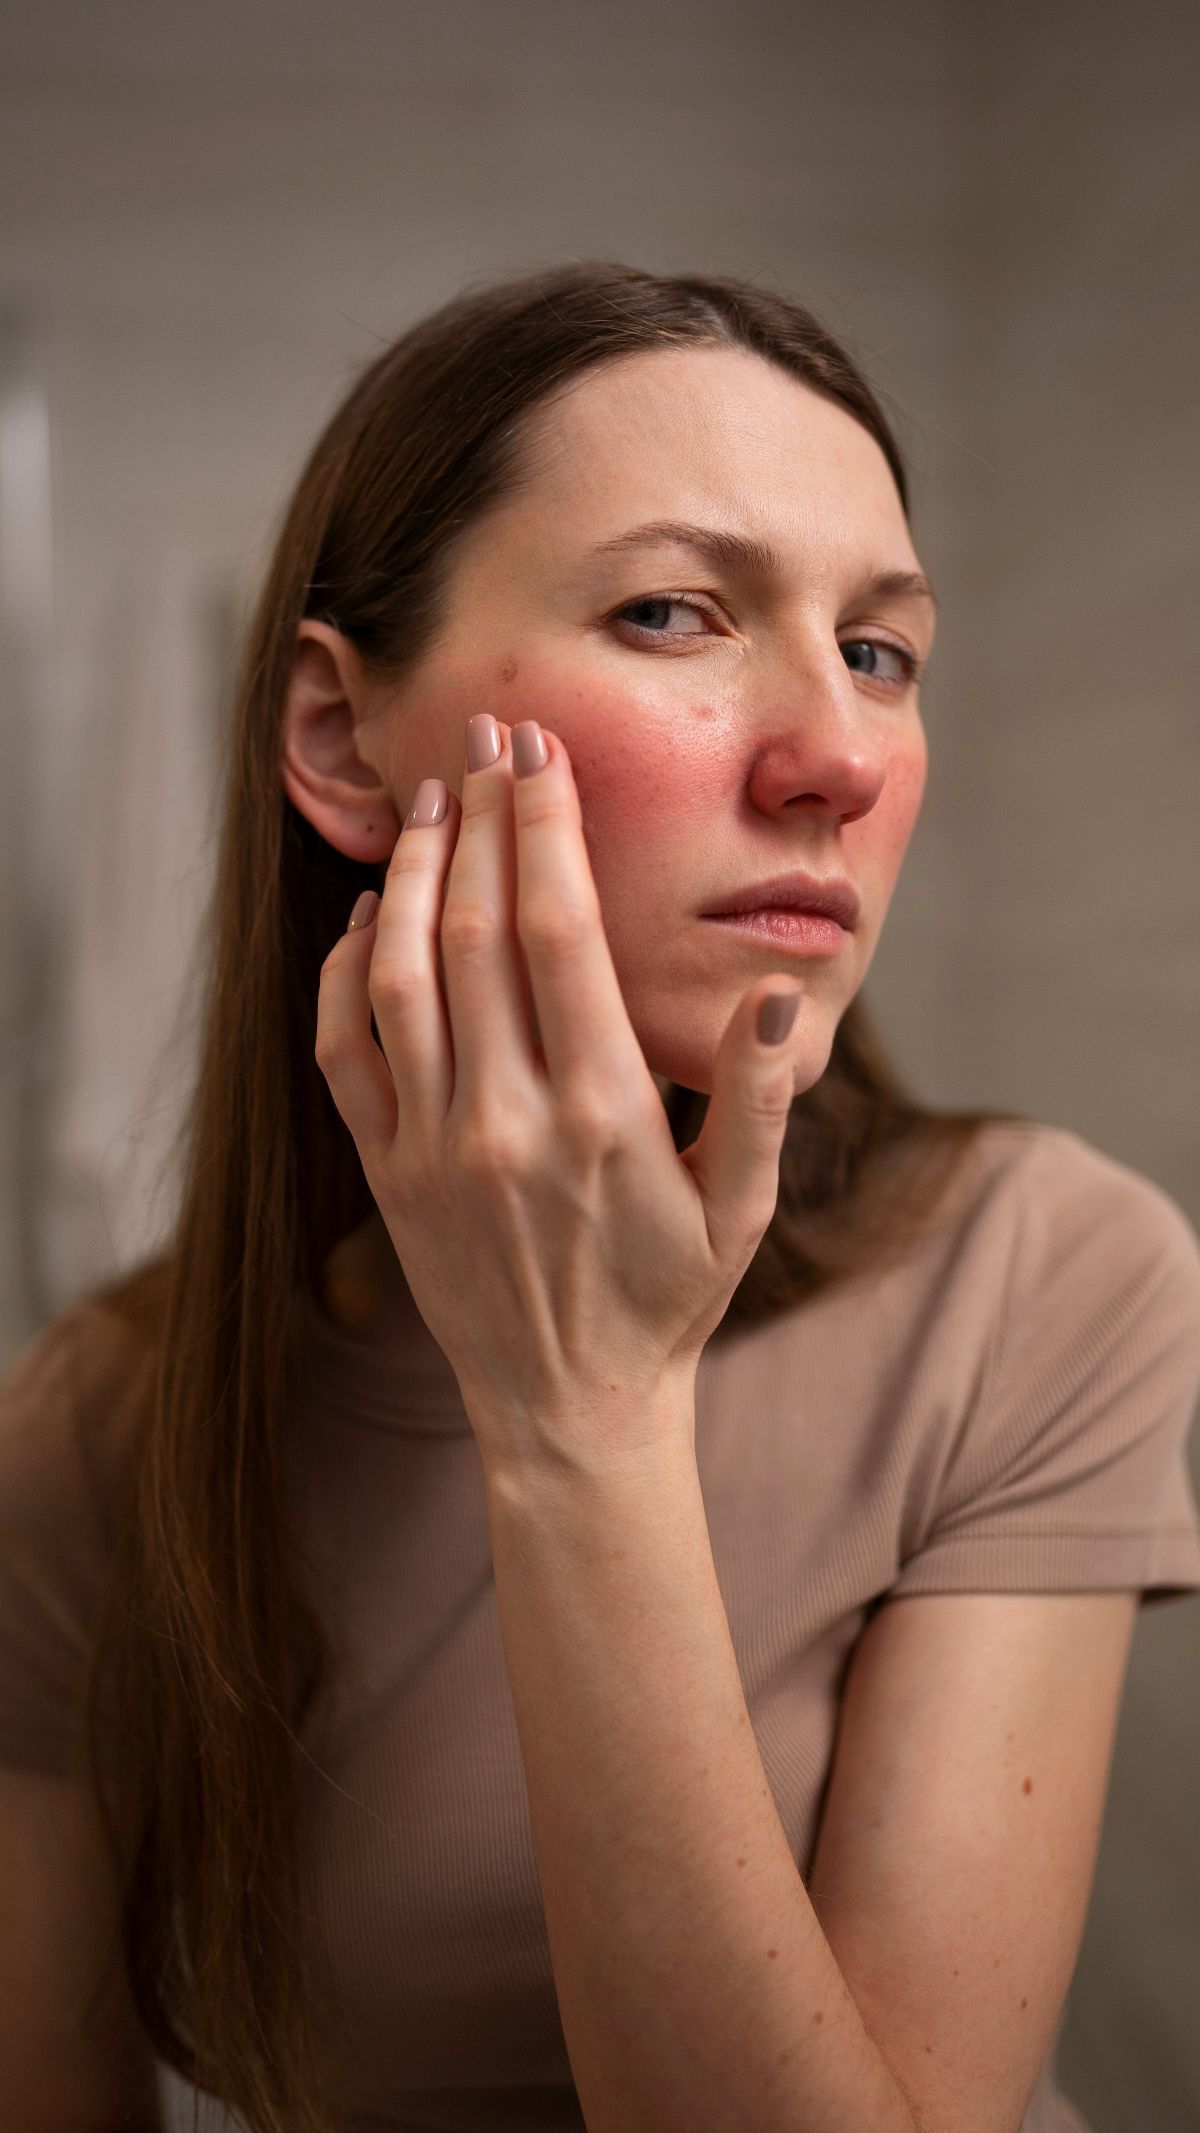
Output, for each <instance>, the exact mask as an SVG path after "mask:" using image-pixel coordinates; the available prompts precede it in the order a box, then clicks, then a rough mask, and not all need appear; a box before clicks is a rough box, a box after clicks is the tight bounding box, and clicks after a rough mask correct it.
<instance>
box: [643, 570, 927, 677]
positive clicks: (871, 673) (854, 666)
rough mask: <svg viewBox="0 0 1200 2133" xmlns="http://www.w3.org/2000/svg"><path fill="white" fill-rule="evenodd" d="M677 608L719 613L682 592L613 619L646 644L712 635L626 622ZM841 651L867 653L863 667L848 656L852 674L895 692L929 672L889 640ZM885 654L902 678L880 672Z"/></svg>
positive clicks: (854, 642) (857, 641)
mask: <svg viewBox="0 0 1200 2133" xmlns="http://www.w3.org/2000/svg"><path fill="white" fill-rule="evenodd" d="M673 607H678V608H686V609H687V610H688V611H689V612H690V613H692V614H695V615H700V616H704V615H711V614H715V612H716V610H715V609H713V608H710V607H708V606H702V605H701V603H700V602H699V601H697V600H688V599H685V598H684V597H683V595H682V593H650V594H647V595H646V597H645V598H644V599H641V600H630V601H629V603H628V605H627V606H625V607H622V608H618V610H617V613H616V614H615V615H614V616H613V618H612V619H613V621H614V622H615V623H616V622H619V623H620V624H621V627H622V628H623V629H627V630H634V631H636V633H637V635H638V636H639V637H640V638H641V639H642V642H643V643H652V642H653V641H654V640H655V639H657V640H658V642H659V643H660V644H664V643H669V642H670V641H671V640H672V639H673V640H674V641H675V642H676V643H678V642H679V641H680V640H681V639H683V638H687V637H703V636H706V635H708V634H709V633H708V632H707V631H705V630H703V629H697V630H669V629H660V628H657V627H655V626H654V625H653V624H652V623H647V622H628V621H626V620H624V618H625V617H626V616H627V615H633V614H636V613H637V611H638V610H639V609H641V611H642V612H643V613H645V612H646V611H647V610H649V611H650V612H654V611H655V610H657V611H658V612H659V613H660V614H661V613H663V612H664V611H666V612H667V613H669V612H670V610H671V609H672V608H673ZM841 649H842V654H843V656H844V657H845V656H846V655H847V654H849V653H857V654H862V653H865V654H866V655H867V658H868V660H869V661H870V664H859V663H858V662H857V661H856V660H855V659H851V658H849V657H846V664H847V666H848V667H849V668H850V671H851V673H854V674H865V675H866V676H867V678H868V680H870V681H880V682H882V683H883V684H884V686H885V687H887V688H890V689H893V690H902V689H908V688H912V687H913V686H915V684H916V683H917V682H919V681H920V679H921V676H922V675H923V673H924V671H925V663H924V661H923V660H920V659H918V658H917V656H916V654H915V652H909V651H906V649H905V647H904V646H903V645H902V644H893V643H892V642H891V640H890V639H889V638H886V637H847V638H846V639H845V640H844V642H843V644H842V647H841ZM883 655H886V656H887V657H889V658H891V659H896V660H899V662H900V673H899V674H898V675H895V674H893V675H890V676H889V675H888V674H887V672H886V671H882V672H881V671H880V668H879V660H880V657H881V656H883Z"/></svg>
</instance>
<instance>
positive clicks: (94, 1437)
mask: <svg viewBox="0 0 1200 2133" xmlns="http://www.w3.org/2000/svg"><path fill="white" fill-rule="evenodd" d="M152 1368H153V1352H152V1346H151V1343H150V1341H149V1339H148V1337H147V1336H146V1334H145V1333H144V1332H142V1331H141V1330H139V1328H138V1327H137V1326H136V1325H135V1324H133V1323H131V1322H130V1321H129V1320H128V1319H127V1318H125V1317H123V1316H122V1315H121V1314H120V1313H119V1312H118V1311H117V1310H116V1309H114V1308H113V1307H112V1306H111V1305H110V1304H109V1303H108V1302H106V1301H105V1300H104V1298H103V1297H101V1296H99V1295H86V1296H82V1297H79V1298H78V1299H76V1301H75V1302H73V1303H70V1304H68V1305H65V1306H64V1307H63V1308H62V1309H61V1310H59V1311H57V1312H56V1313H55V1314H54V1315H53V1317H51V1318H50V1319H48V1320H47V1322H46V1323H45V1324H44V1325H43V1326H42V1327H40V1328H39V1330H38V1331H37V1332H36V1333H35V1334H33V1335H32V1336H31V1337H30V1338H29V1340H27V1341H26V1343H25V1345H24V1346H23V1347H22V1348H21V1349H20V1350H19V1351H18V1353H17V1354H16V1356H15V1357H14V1358H13V1359H12V1360H11V1361H10V1362H9V1364H8V1367H7V1369H6V1370H5V1372H4V1374H3V1376H0V1523H2V1524H3V1527H4V1528H5V1529H7V1530H9V1531H11V1530H12V1527H13V1524H14V1521H23V1520H25V1519H27V1518H33V1519H35V1520H36V1521H37V1522H40V1523H45V1522H46V1520H47V1519H48V1518H49V1517H50V1516H52V1515H55V1514H58V1515H61V1514H62V1511H63V1509H64V1502H65V1501H72V1502H74V1503H75V1504H76V1505H77V1506H78V1507H79V1508H80V1509H82V1508H83V1507H84V1505H85V1504H86V1505H88V1506H89V1507H90V1509H91V1511H92V1513H93V1515H95V1516H97V1517H100V1518H101V1519H103V1518H104V1517H105V1515H106V1514H114V1515H115V1512H116V1508H117V1499H118V1497H119V1494H120V1490H121V1483H122V1477H123V1474H124V1471H125V1468H126V1465H127V1462H128V1456H129V1451H130V1448H131V1439H132V1430H133V1424H134V1420H135V1417H136V1414H137V1413H138V1412H139V1411H140V1407H141V1404H142V1402H143V1400H144V1398H145V1396H146V1394H147V1393H148V1390H149V1384H150V1373H151V1371H152Z"/></svg>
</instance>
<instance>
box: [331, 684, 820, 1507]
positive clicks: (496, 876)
mask: <svg viewBox="0 0 1200 2133" xmlns="http://www.w3.org/2000/svg"><path fill="white" fill-rule="evenodd" d="M497 724H498V728H499V733H500V740H501V753H500V757H499V759H498V761H496V762H495V763H493V764H490V765H489V766H488V767H487V768H486V769H482V770H477V771H467V772H466V773H465V775H464V783H463V800H462V803H461V805H460V803H459V801H458V800H457V798H456V797H455V795H454V794H453V793H452V792H451V793H450V794H449V795H448V806H447V811H446V814H445V816H444V817H443V819H442V821H441V822H440V823H437V824H435V825H433V826H432V827H429V828H421V829H419V828H413V827H408V828H405V829H404V831H403V832H402V834H401V835H400V837H399V838H398V839H397V842H396V847H395V850H394V852H393V854H392V858H391V861H390V863H389V866H388V872H387V878H386V881H385V884H384V890H383V896H382V899H381V901H380V903H379V906H378V912H377V915H376V917H375V920H374V923H373V924H368V925H367V926H366V927H365V928H364V929H362V930H358V929H355V930H354V931H348V932H347V933H345V934H344V935H343V936H342V938H341V939H340V940H339V941H338V942H337V943H336V945H335V946H334V948H333V949H332V950H331V951H330V953H329V955H328V956H327V957H326V959H325V962H324V964H323V966H322V970H321V983H320V994H319V1000H318V1007H317V1042H316V1055H315V1056H316V1059H317V1064H318V1065H319V1066H320V1068H321V1071H322V1072H323V1074H324V1075H325V1078H326V1080H327V1082H328V1084H329V1088H330V1091H331V1093H332V1095H333V1100H334V1102H335V1104H336V1105H337V1108H338V1111H339V1112H340V1114H341V1116H342V1118H343V1119H344V1120H345V1122H346V1125H347V1127H348V1128H349V1130H350V1132H351V1134H352V1135H353V1138H354V1142H355V1146H356V1147H357V1149H358V1153H359V1157H360V1159H361V1162H362V1166H363V1171H364V1174H365V1176H366V1179H367V1182H368V1184H369V1186H370V1188H371V1191H372V1193H373V1194H374V1197H375V1199H376V1201H377V1202H378V1205H379V1208H380V1212H381V1214H382V1216H383V1219H384V1222H385V1223H386V1225H387V1229H388V1233H389V1235H390V1237H391V1239H392V1242H393V1244H394V1245H395V1248H396V1253H397V1256H398V1258H399V1261H400V1265H401V1267H402V1269H403V1272H404V1275H405V1278H406V1280H407V1282H408V1286H409V1288H410V1290H411V1292H412V1295H413V1298H414V1300H415V1302H416V1304H417V1307H418V1309H419V1310H420V1312H421V1315H422V1317H423V1318H424V1320H425V1323H426V1325H427V1326H428V1327H429V1330H430V1332H431V1333H432V1334H433V1336H434V1339H435V1340H436V1341H437V1342H438V1344H439V1346H440V1347H441V1349H442V1350H443V1352H444V1354H445V1355H446V1357H447V1359H448V1361H449V1362H450V1363H451V1364H452V1365H453V1368H454V1371H455V1374H456V1376H457V1378H458V1382H459V1389H460V1391H461V1393H462V1396H463V1401H464V1404H465V1406H466V1409H467V1413H468V1416H469V1418H470V1420H471V1423H472V1427H473V1428H474V1430H475V1433H476V1436H477V1438H478V1440H479V1444H480V1448H481V1452H482V1454H483V1456H484V1460H485V1463H486V1462H487V1460H488V1459H489V1457H495V1458H496V1459H497V1460H502V1461H503V1462H504V1463H505V1464H506V1465H507V1466H511V1465H512V1464H513V1463H514V1462H516V1463H517V1464H522V1463H525V1462H528V1463H532V1464H544V1463H545V1462H546V1461H547V1460H549V1461H550V1462H551V1463H558V1462H561V1460H562V1459H563V1458H564V1457H565V1458H566V1459H567V1460H568V1461H569V1462H572V1463H574V1462H578V1463H579V1464H581V1465H583V1466H589V1467H592V1468H595V1467H596V1466H597V1465H598V1464H603V1463H604V1462H605V1461H609V1460H613V1459H617V1460H620V1459H623V1458H624V1457H625V1456H626V1455H627V1454H628V1455H631V1456H635V1455H636V1453H637V1452H638V1451H639V1450H640V1449H641V1448H642V1445H643V1443H644V1442H645V1441H646V1440H647V1437H648V1434H649V1433H650V1432H651V1431H652V1429H653V1415H654V1408H655V1403H656V1402H657V1403H658V1405H659V1409H660V1412H661V1411H663V1409H662V1400H663V1394H664V1391H665V1390H667V1389H668V1388H676V1387H679V1386H681V1385H689V1384H691V1383H693V1382H694V1376H695V1369H696V1364H697V1363H698V1361H699V1357H700V1352H701V1350H702V1348H703V1346H704V1343H705V1341H706V1340H707V1339H708V1337H709V1335H710V1334H711V1333H712V1332H713V1331H714V1329H715V1328H716V1326H717V1325H718V1324H719V1323H720V1320H721V1318H722V1317H723V1315H724V1312H725V1308H726V1306H727V1304H728V1302H729V1299H730V1297H731V1296H732V1294H733V1292H734V1290H735V1288H736V1287H737V1284H738V1282H739V1280H740V1279H741V1277H742V1275H743V1273H744V1272H745V1270H746V1268H747V1266H748V1265H749V1263H750V1260H751V1259H752V1258H753V1256H754V1251H755V1248H756V1246H757V1245H758V1242H759V1239H760V1238H761V1236H762V1234H763V1231H764V1230H765V1229H766V1227H767V1224H768V1223H769V1221H770V1219H771V1216H772V1214H773V1212H774V1208H775V1202H776V1199H777V1197H778V1190H779V1155H780V1150H781V1147H782V1144H783V1137H784V1132H785V1129H786V1126H787V1119H788V1112H789V1108H790V1105H791V1102H792V1097H793V1093H794V1091H793V1078H794V1077H793V1069H792V1062H791V1046H790V1044H789V1043H788V1042H787V1041H786V1040H785V1041H784V1042H782V1043H779V1044H774V1045H771V1044H765V1043H762V1042H760V1041H759V1039H758V1036H757V1034H756V1027H755V1023H756V1016H757V1012H758V1008H759V1006H760V1004H761V1002H763V1001H764V1000H765V999H767V997H768V996H769V995H782V997H783V998H785V999H791V998H792V997H795V998H796V999H797V1001H799V1000H800V999H801V998H802V997H803V991H802V990H800V991H798V990H797V989H796V987H795V986H794V985H793V986H792V987H791V988H790V990H789V989H786V988H785V987H784V986H782V985H781V984H780V977H779V974H778V973H773V974H772V975H771V976H769V977H767V978H764V979H759V980H757V981H756V982H755V983H754V984H753V985H751V986H750V987H749V989H748V990H747V992H746V993H745V994H744V996H743V998H742V1000H741V1001H740V1003H739V1005H738V1006H737V1008H736V1009H735V1010H734V1013H733V1015H732V1016H731V1017H730V1021H729V1024H728V1026H727V1028H726V1030H725V1033H724V1035H723V1037H722V1039H721V1043H720V1046H719V1049H718V1052H717V1055H716V1064H715V1069H714V1086H713V1091H712V1096H711V1098H710V1101H709V1106H708V1112H707V1115H706V1118H705V1122H704V1126H703V1129H702V1131H701V1133H700V1134H699V1136H698V1138H697V1139H696V1140H695V1141H694V1142H693V1143H692V1145H691V1147H689V1148H687V1149H686V1150H684V1152H683V1153H682V1154H679V1153H678V1152H677V1151H676V1149H675V1146H674V1143H673V1141H672V1138H671V1130H670V1126H669V1124H668V1122H667V1117H666V1113H665V1110H664V1108H663V1104H662V1099H661V1097H660V1096H659V1093H658V1090H657V1088H656V1087H655V1084H654V1081H653V1078H652V1076H651V1073H650V1070H649V1068H648V1067H647V1064H646V1060H645V1057H644V1055H643V1053H642V1049H641V1046H640V1044H639V1043H638V1039H637V1037H636V1035H635V1033H634V1030H633V1027H632V1025H631V1023H630V1021H629V1017H628V1014H627V1013H626V1010H625V1003H624V1000H623V999H622V996H621V989H620V986H619V984H618V981H617V975H616V971H615V970H614V968H613V963H612V957H611V955H610V953H609V948H608V942H607V939H606V937H605V932H604V925H603V921H602V918H601V912H600V904H599V898H598V895H597V891H596V885H595V881H594V878H593V875H592V871H591V866H590V864H589V861H588V855H587V848H586V845H585V843H584V838H583V832H582V825H581V816H580V807H579V797H578V792H577V788H576V785H575V779H574V776H573V773H572V770H571V764H570V759H569V757H568V755H567V751H566V749H565V747H564V745H563V743H562V741H561V740H560V739H559V738H558V736H557V735H556V734H554V733H552V732H549V731H546V732H544V736H543V738H544V747H545V751H546V755H547V760H546V762H545V764H544V767H540V768H538V769H537V770H536V771H534V772H533V773H532V774H529V775H526V776H520V775H515V774H514V765H513V756H512V752H511V749H510V729H509V728H508V727H507V726H505V725H504V724H503V723H502V722H499V721H498V722H497ZM539 730H541V729H539V728H538V727H537V726H536V724H535V722H534V721H532V720H527V721H525V722H524V723H523V725H518V726H517V728H516V734H517V737H518V739H519V740H521V737H522V736H528V737H529V738H530V745H531V747H536V736H537V734H538V732H539ZM524 745H525V743H524V741H523V740H522V748H524ZM439 949H440V956H441V963H440V964H439ZM443 966H444V992H443V984H442V977H441V972H442V968H443ZM526 969H527V971H528V975H526ZM531 1010H532V1013H533V1014H534V1015H536V1023H537V1029H536V1031H535V1028H534V1026H533V1021H532V1019H531ZM372 1011H373V1012H374V1017H375V1022H376V1026H377V1028H378V1031H379V1040H380V1044H381V1045H382V1050H381V1049H380V1044H377V1043H376V1042H375V1039H374V1036H373V1034H372V1030H371V1015H372Z"/></svg>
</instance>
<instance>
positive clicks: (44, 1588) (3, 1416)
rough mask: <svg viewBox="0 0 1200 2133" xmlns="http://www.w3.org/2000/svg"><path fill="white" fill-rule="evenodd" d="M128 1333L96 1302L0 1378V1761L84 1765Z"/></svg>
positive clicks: (54, 1326) (49, 1327) (60, 1323)
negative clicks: (86, 1704) (87, 1691)
mask: <svg viewBox="0 0 1200 2133" xmlns="http://www.w3.org/2000/svg"><path fill="white" fill-rule="evenodd" d="M129 1364H130V1356H129V1350H128V1339H127V1336H126V1335H125V1334H124V1333H123V1331H122V1328H121V1326H120V1324H119V1322H118V1321H117V1320H116V1319H115V1318H114V1317H113V1315H112V1314H111V1313H109V1312H106V1311H104V1310H103V1309H99V1308H98V1307H97V1306H96V1305H95V1304H94V1303H93V1302H92V1301H91V1300H90V1299H84V1300H82V1301H81V1302H79V1303H76V1304H73V1305H70V1306H69V1307H68V1308H67V1309H65V1310H63V1311H61V1312H59V1314H58V1315H57V1316H56V1317H55V1318H53V1319H51V1320H50V1321H49V1323H48V1324H46V1325H45V1326H43V1327H42V1329H41V1331H40V1332H39V1333H37V1334H36V1335H35V1336H34V1338H33V1339H32V1340H31V1341H30V1342H29V1343H28V1344H27V1345H26V1347H25V1348H24V1349H23V1350H22V1351H21V1352H20V1354H19V1355H18V1356H17V1358H16V1360H15V1362H14V1363H12V1364H11V1365H10V1367H9V1369H8V1371H7V1373H6V1375H5V1377H4V1378H3V1379H2V1380H0V1762H2V1763H5V1764H8V1765H15V1766H17V1767H20V1768H24V1769H30V1770H40V1771H46V1772H51V1773H54V1774H55V1775H59V1776H68V1775H75V1774H77V1773H78V1772H79V1771H80V1770H81V1769H82V1768H83V1767H85V1766H84V1762H83V1739H84V1736H83V1727H82V1714H83V1704H82V1696H83V1687H84V1674H85V1667H86V1661H87V1658H88V1656H89V1653H90V1647H91V1639H92V1635H93V1632H94V1629H95V1627H96V1623H97V1617H98V1612H99V1605H100V1601H101V1597H102V1592H103V1588H104V1585H105V1581H106V1575H107V1571H108V1567H109V1565H110V1563H111V1557H112V1544H113V1540H114V1534H115V1523H114V1499H113V1494H112V1485H113V1481H114V1478H115V1476H114V1470H113V1466H112V1458H113V1453H114V1449H115V1442H116V1438H117V1436H118V1434H119V1432H118V1427H117V1425H118V1423H119V1420H120V1400H119V1397H118V1393H119V1389H127V1388H128V1382H129Z"/></svg>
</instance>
